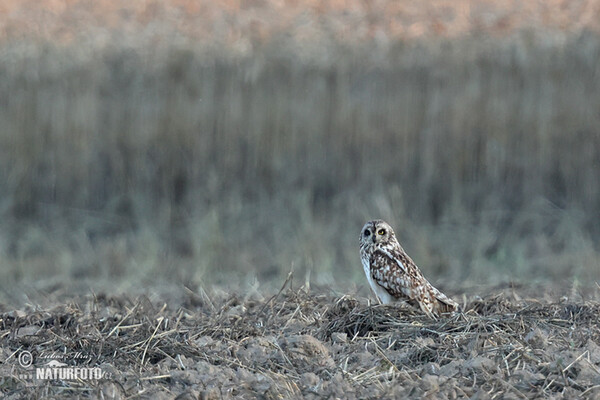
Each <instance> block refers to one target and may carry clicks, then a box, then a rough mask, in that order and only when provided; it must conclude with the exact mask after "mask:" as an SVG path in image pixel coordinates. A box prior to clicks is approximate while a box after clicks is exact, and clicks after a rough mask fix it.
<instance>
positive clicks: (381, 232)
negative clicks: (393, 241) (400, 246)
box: [377, 229, 385, 235]
mask: <svg viewBox="0 0 600 400" xmlns="http://www.w3.org/2000/svg"><path fill="white" fill-rule="evenodd" d="M377 233H378V234H380V235H385V229H380V230H379V232H377Z"/></svg>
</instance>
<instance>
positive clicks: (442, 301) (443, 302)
mask: <svg viewBox="0 0 600 400" xmlns="http://www.w3.org/2000/svg"><path fill="white" fill-rule="evenodd" d="M431 289H432V290H431V294H432V295H433V297H434V301H433V302H432V308H433V309H432V311H433V313H435V314H437V315H440V314H444V313H451V312H454V311H458V310H459V306H458V303H456V302H455V301H454V300H452V299H451V298H449V297H448V296H446V295H445V294H444V293H442V292H440V291H439V290H437V289H436V288H435V287H433V286H431Z"/></svg>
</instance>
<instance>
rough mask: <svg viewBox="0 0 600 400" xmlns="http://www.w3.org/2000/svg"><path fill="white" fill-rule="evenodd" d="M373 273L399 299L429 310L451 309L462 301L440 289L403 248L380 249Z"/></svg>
mask: <svg viewBox="0 0 600 400" xmlns="http://www.w3.org/2000/svg"><path fill="white" fill-rule="evenodd" d="M374 257H375V260H374V262H373V264H372V265H373V268H371V275H372V278H373V280H374V281H375V282H376V283H377V284H378V285H379V286H381V287H383V288H384V289H385V290H387V292H388V293H389V294H390V295H392V296H393V297H395V298H397V299H402V298H403V299H405V300H407V301H408V302H409V303H413V304H414V303H416V304H417V305H418V306H419V307H420V308H421V309H422V310H423V311H424V312H425V313H427V314H429V315H431V313H432V312H434V313H444V312H451V311H455V310H457V309H458V304H457V303H456V302H454V300H452V299H450V298H448V297H447V296H446V295H444V294H443V293H442V292H440V291H439V290H438V289H436V288H435V287H434V286H433V285H432V284H431V283H429V281H428V280H427V279H425V277H424V276H423V274H422V273H421V271H420V270H419V267H417V265H416V264H415V262H414V261H413V260H412V259H411V258H410V257H409V256H408V255H407V254H406V252H405V251H404V249H402V247H399V248H397V249H396V248H393V249H389V248H388V249H386V248H379V249H377V250H376V251H375V253H374Z"/></svg>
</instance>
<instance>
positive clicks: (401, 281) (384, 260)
mask: <svg viewBox="0 0 600 400" xmlns="http://www.w3.org/2000/svg"><path fill="white" fill-rule="evenodd" d="M371 277H372V278H373V281H375V282H376V283H377V284H378V285H379V286H381V287H383V288H384V289H385V290H387V291H388V293H389V294H390V295H392V296H393V297H395V298H404V299H406V300H412V299H414V296H415V294H416V293H415V288H416V287H418V286H420V285H422V283H423V281H425V282H426V280H425V278H424V277H423V275H422V274H421V271H419V269H418V268H417V266H416V265H415V263H414V262H413V261H412V260H411V259H410V258H409V257H408V255H406V253H403V252H400V251H397V250H395V249H384V248H380V249H377V250H375V252H374V253H373V262H372V264H371Z"/></svg>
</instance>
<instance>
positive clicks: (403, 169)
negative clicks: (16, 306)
mask: <svg viewBox="0 0 600 400" xmlns="http://www.w3.org/2000/svg"><path fill="white" fill-rule="evenodd" d="M335 50H336V51H333V50H332V53H331V54H329V55H328V56H327V57H326V58H323V59H321V60H313V61H310V60H307V59H305V58H303V57H301V56H300V55H296V54H294V53H293V51H292V50H290V49H289V48H287V47H278V45H277V44H271V45H269V46H265V47H264V48H262V49H260V50H257V51H256V52H255V53H252V54H251V55H248V56H243V57H242V56H235V57H233V56H228V55H227V53H226V52H221V53H219V54H212V53H209V52H207V51H205V50H202V49H197V48H195V47H193V46H191V45H182V46H178V45H173V46H169V47H165V48H163V47H159V48H151V47H139V48H136V47H131V46H130V45H119V44H118V43H114V44H112V45H110V46H102V47H99V48H93V47H92V48H87V47H80V46H78V45H69V46H65V45H61V46H59V45H56V44H52V43H48V42H36V43H33V44H32V43H29V44H24V43H22V42H19V43H16V42H11V43H5V44H3V46H2V47H1V49H0V53H1V54H0V69H1V70H2V82H1V86H0V98H2V102H3V105H2V107H1V109H0V155H1V156H0V164H1V165H0V175H1V177H0V178H1V179H0V191H1V193H2V197H1V199H0V200H1V202H0V204H1V208H0V211H1V212H2V219H1V222H0V224H1V225H2V229H1V234H0V249H1V251H2V254H3V260H4V262H3V263H4V267H3V268H2V282H4V283H6V284H8V285H9V286H12V285H13V283H15V282H22V281H24V282H27V281H29V280H30V279H32V278H44V279H49V278H57V279H59V280H60V279H66V278H68V277H75V278H77V279H79V278H88V279H90V280H91V281H97V280H101V279H106V280H109V281H111V280H114V279H115V278H116V279H117V280H118V281H120V282H126V281H129V280H130V278H132V280H133V281H135V282H139V280H140V279H141V280H142V281H143V282H146V283H148V282H149V283H151V282H152V281H153V280H155V279H156V277H160V279H168V280H175V281H183V282H190V281H191V282H195V283H200V282H206V281H213V282H218V283H223V282H224V281H229V282H231V281H232V280H233V281H235V282H237V283H239V282H246V281H247V280H248V279H254V278H256V279H258V280H259V281H260V282H267V281H272V280H273V279H274V280H276V281H277V280H280V279H281V278H282V277H283V276H285V274H287V272H288V271H289V270H290V269H291V268H292V267H293V268H294V270H295V271H296V272H297V273H300V274H305V273H306V274H308V273H310V276H311V279H314V280H315V281H316V282H321V283H326V282H331V281H332V277H333V276H336V277H341V280H342V281H345V282H355V281H356V280H357V279H361V278H362V277H361V275H362V271H361V268H360V264H359V262H358V255H357V254H358V250H357V234H358V233H357V232H358V231H359V230H360V227H361V226H362V224H363V223H364V222H365V221H366V220H367V219H369V218H374V217H381V218H384V219H387V220H389V221H390V222H391V223H392V225H393V226H394V227H395V228H396V231H397V233H398V234H399V237H400V241H401V242H403V243H404V245H405V247H406V248H407V250H408V251H409V253H410V254H411V255H412V256H413V258H414V259H415V260H416V261H417V263H418V264H419V265H421V266H422V267H423V268H424V269H425V270H426V271H428V273H429V274H430V275H432V276H433V277H435V278H436V279H442V278H443V279H445V280H447V281H450V282H453V281H459V280H464V279H467V278H468V279H471V280H473V281H490V280H491V281H494V280H497V279H501V280H502V279H506V278H508V277H513V278H514V277H517V278H526V279H547V278H550V279H571V278H576V279H579V280H582V281H587V280H588V279H590V278H591V279H594V278H595V277H597V276H598V271H599V264H598V246H597V243H598V238H599V237H600V228H599V226H600V225H599V224H598V222H597V221H598V220H599V218H600V211H599V210H600V206H599V205H600V179H599V171H600V131H599V128H598V127H599V126H600V115H599V114H598V109H600V90H598V89H599V86H600V85H599V78H598V77H599V76H600V75H599V69H598V68H599V67H598V66H599V65H600V64H599V62H598V60H599V58H600V57H599V55H600V39H599V37H598V36H596V35H594V34H591V33H588V34H581V35H577V36H566V37H565V38H564V40H562V41H557V42H556V43H554V42H550V43H545V42H541V41H540V40H537V39H535V38H529V37H527V35H521V36H518V37H510V38H499V39H494V40H492V39H491V38H484V39H476V38H464V39H460V40H458V39H438V40H432V41H429V42H415V43H405V42H399V43H398V44H397V45H394V46H390V47H389V48H388V50H387V51H386V52H385V53H382V54H379V53H378V52H377V50H372V51H371V50H367V49H364V48H356V49H352V48H347V47H343V46H341V45H340V46H338V47H336V48H335ZM337 281H340V280H339V279H337Z"/></svg>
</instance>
